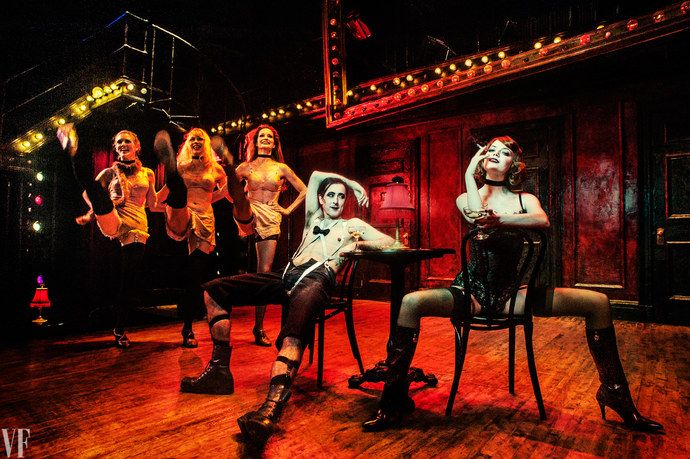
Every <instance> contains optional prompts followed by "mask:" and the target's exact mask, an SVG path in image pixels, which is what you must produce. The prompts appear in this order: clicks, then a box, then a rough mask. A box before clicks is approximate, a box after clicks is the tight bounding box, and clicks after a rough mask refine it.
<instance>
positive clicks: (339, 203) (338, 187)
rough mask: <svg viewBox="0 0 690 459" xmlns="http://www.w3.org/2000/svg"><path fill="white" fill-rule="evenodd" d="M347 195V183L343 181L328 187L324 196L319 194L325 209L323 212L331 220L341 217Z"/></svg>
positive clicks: (322, 206) (322, 207)
mask: <svg viewBox="0 0 690 459" xmlns="http://www.w3.org/2000/svg"><path fill="white" fill-rule="evenodd" d="M346 197H347V194H346V190H345V185H343V184H342V183H334V184H332V185H331V186H329V187H328V188H326V191H325V192H324V194H323V196H319V205H320V206H321V209H322V210H323V214H324V215H325V216H326V217H328V218H330V219H331V220H336V219H338V218H340V216H341V215H342V213H343V209H344V206H345V198H346Z"/></svg>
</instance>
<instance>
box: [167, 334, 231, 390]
mask: <svg viewBox="0 0 690 459" xmlns="http://www.w3.org/2000/svg"><path fill="white" fill-rule="evenodd" d="M231 354H232V346H230V343H229V342H227V341H218V340H216V339H214V340H213V352H212V354H211V360H209V361H208V364H207V365H206V368H204V371H202V372H201V374H200V375H199V376H197V377H196V378H193V377H190V376H187V377H184V378H182V381H181V382H180V392H188V393H192V394H216V395H228V394H232V393H233V392H234V391H235V382H234V380H233V378H232V373H231V372H230V355H231Z"/></svg>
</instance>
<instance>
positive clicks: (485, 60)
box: [482, 56, 489, 64]
mask: <svg viewBox="0 0 690 459" xmlns="http://www.w3.org/2000/svg"><path fill="white" fill-rule="evenodd" d="M482 62H483V63H485V64H486V63H487V62H489V56H482Z"/></svg>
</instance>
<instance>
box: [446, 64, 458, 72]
mask: <svg viewBox="0 0 690 459" xmlns="http://www.w3.org/2000/svg"><path fill="white" fill-rule="evenodd" d="M448 68H449V69H450V70H451V72H455V71H456V70H457V69H458V66H457V65H455V64H450V65H449V66H448Z"/></svg>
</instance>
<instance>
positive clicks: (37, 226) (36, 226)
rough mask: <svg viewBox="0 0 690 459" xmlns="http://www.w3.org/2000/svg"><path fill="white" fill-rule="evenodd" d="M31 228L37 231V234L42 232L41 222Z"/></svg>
mask: <svg viewBox="0 0 690 459" xmlns="http://www.w3.org/2000/svg"><path fill="white" fill-rule="evenodd" d="M31 227H32V228H33V230H34V231H36V232H37V233H38V232H39V231H41V222H39V221H35V222H34V223H33V224H32V225H31Z"/></svg>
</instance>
